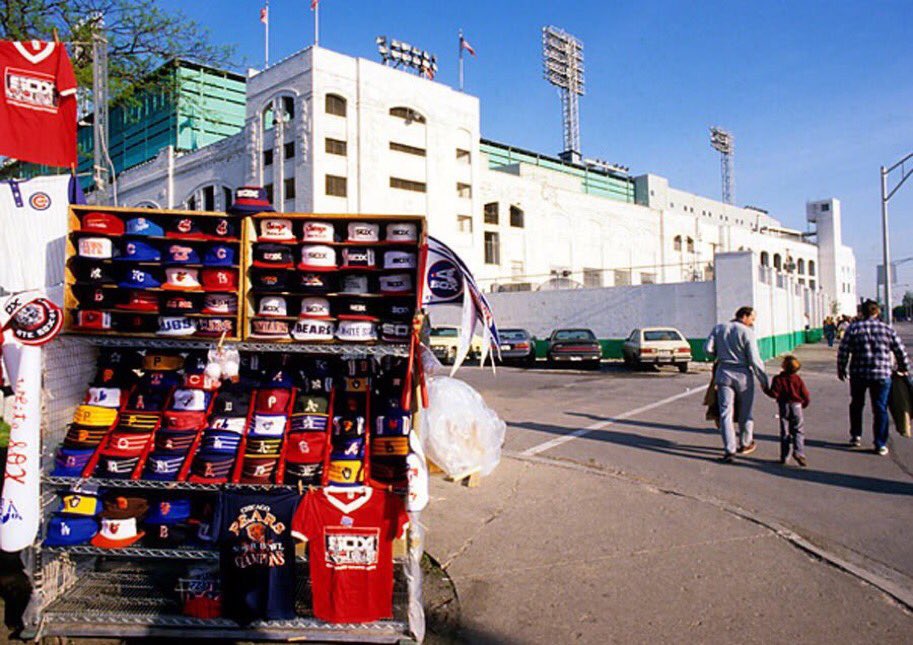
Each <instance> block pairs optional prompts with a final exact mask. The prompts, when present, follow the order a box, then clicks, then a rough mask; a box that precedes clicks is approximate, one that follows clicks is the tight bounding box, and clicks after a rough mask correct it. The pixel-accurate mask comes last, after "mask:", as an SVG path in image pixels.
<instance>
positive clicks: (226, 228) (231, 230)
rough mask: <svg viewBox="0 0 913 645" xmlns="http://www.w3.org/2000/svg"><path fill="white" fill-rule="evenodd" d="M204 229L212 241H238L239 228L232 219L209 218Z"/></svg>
mask: <svg viewBox="0 0 913 645" xmlns="http://www.w3.org/2000/svg"><path fill="white" fill-rule="evenodd" d="M203 229H204V231H205V233H206V237H207V238H208V239H210V240H224V241H226V242H229V241H237V239H238V227H237V226H236V223H235V220H234V219H233V218H231V217H207V218H206V220H205V221H204V224H203Z"/></svg>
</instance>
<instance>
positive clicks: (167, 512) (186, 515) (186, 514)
mask: <svg viewBox="0 0 913 645" xmlns="http://www.w3.org/2000/svg"><path fill="white" fill-rule="evenodd" d="M188 519H190V500H189V499H187V498H178V499H160V500H157V501H156V502H154V503H153V504H152V505H151V508H150V510H149V514H148V515H146V519H145V520H144V521H145V523H146V524H178V523H180V522H185V521H187V520H188Z"/></svg>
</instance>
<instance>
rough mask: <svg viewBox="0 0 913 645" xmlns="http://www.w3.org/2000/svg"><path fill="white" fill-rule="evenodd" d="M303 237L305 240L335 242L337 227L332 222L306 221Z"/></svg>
mask: <svg viewBox="0 0 913 645" xmlns="http://www.w3.org/2000/svg"><path fill="white" fill-rule="evenodd" d="M301 239H302V241H304V242H333V241H335V239H336V229H334V228H333V225H332V224H331V223H330V222H305V223H304V230H303V232H302V235H301Z"/></svg>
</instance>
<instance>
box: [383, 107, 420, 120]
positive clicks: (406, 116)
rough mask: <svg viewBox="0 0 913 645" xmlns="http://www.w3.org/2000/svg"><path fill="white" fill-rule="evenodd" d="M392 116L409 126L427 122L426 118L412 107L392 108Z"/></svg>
mask: <svg viewBox="0 0 913 645" xmlns="http://www.w3.org/2000/svg"><path fill="white" fill-rule="evenodd" d="M390 116H395V117H397V118H400V119H403V120H404V121H405V122H406V123H407V124H408V123H424V122H425V117H423V116H422V115H421V114H419V113H418V112H416V111H415V110H413V109H412V108H410V107H395V108H390Z"/></svg>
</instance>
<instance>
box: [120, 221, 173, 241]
mask: <svg viewBox="0 0 913 645" xmlns="http://www.w3.org/2000/svg"><path fill="white" fill-rule="evenodd" d="M126 229H127V230H126V234H127V235H144V236H147V237H164V236H165V231H164V229H162V227H161V226H159V225H158V224H156V223H155V222H153V221H151V220H148V219H146V218H145V217H134V218H133V219H129V220H127V224H126Z"/></svg>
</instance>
